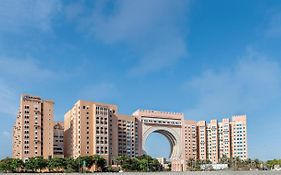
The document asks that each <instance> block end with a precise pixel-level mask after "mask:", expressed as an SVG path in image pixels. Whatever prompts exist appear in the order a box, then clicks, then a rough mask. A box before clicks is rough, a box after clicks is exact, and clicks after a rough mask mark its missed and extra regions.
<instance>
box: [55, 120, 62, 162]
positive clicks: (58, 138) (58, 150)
mask: <svg viewBox="0 0 281 175" xmlns="http://www.w3.org/2000/svg"><path fill="white" fill-rule="evenodd" d="M63 135H64V127H63V122H56V123H55V124H54V141H53V143H54V146H53V149H54V155H53V156H54V157H60V158H63V157H64V142H63V140H64V139H63Z"/></svg>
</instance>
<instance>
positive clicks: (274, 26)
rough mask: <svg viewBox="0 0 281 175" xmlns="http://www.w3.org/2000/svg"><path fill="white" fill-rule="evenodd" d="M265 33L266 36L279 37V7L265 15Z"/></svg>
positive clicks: (280, 33)
mask: <svg viewBox="0 0 281 175" xmlns="http://www.w3.org/2000/svg"><path fill="white" fill-rule="evenodd" d="M265 34H266V36H268V37H281V12H280V8H279V9H277V10H273V11H272V12H271V13H270V14H269V15H267V26H266V30H265Z"/></svg>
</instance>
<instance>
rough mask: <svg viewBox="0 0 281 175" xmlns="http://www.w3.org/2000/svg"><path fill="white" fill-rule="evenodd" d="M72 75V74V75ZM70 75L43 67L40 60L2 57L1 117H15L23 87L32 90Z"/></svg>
mask: <svg viewBox="0 0 281 175" xmlns="http://www.w3.org/2000/svg"><path fill="white" fill-rule="evenodd" d="M71 75H72V74H71ZM68 76H70V74H68V73H66V72H63V71H61V70H59V71H57V70H51V69H47V68H46V67H43V65H42V63H41V62H40V61H39V60H35V59H28V58H27V59H26V58H22V59H18V58H17V59H16V58H10V57H4V56H0V106H1V108H0V114H1V116H0V117H7V116H13V117H14V116H15V115H16V113H17V108H18V100H19V95H20V94H22V93H28V92H23V86H27V87H29V88H31V89H32V87H34V85H35V84H40V83H42V82H51V81H58V80H59V81H61V80H63V79H65V78H66V77H68Z"/></svg>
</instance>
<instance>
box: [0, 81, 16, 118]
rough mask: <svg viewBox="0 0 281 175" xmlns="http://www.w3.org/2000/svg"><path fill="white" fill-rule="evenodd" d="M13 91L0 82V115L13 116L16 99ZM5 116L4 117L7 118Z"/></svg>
mask: <svg viewBox="0 0 281 175" xmlns="http://www.w3.org/2000/svg"><path fill="white" fill-rule="evenodd" d="M16 95H17V93H15V90H14V89H13V88H12V87H9V86H8V85H7V84H6V83H5V82H4V81H1V80H0V106H1V108H0V113H1V114H3V115H7V116H15V115H16V111H17V101H16V100H17V99H18V97H17V96H16ZM7 116H6V117H7Z"/></svg>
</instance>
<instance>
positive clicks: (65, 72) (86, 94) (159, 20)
mask: <svg viewBox="0 0 281 175" xmlns="http://www.w3.org/2000/svg"><path fill="white" fill-rule="evenodd" d="M280 51H281V2H280V1H276V0H267V1H264V0H248V1H244V0H236V1H223V0H217V1H203V0H154V1H150V0H142V1H138V0H135V1H131V0H117V1H110V0H96V1H86V0H85V1H82V0H81V1H60V0H48V1H41V0H22V1H17V0H2V1H1V2H0V106H1V108H0V122H1V127H0V158H3V157H5V156H10V155H11V134H12V133H11V132H12V124H13V122H14V121H15V118H16V113H17V108H18V105H19V96H20V94H21V93H30V94H34V95H39V96H42V97H43V98H47V99H53V100H54V101H55V118H56V120H62V119H63V115H64V113H65V112H66V111H67V110H68V109H69V108H70V107H71V106H72V105H73V104H74V103H75V101H76V100H78V99H84V100H91V101H102V102H108V103H115V104H118V106H119V111H120V112H121V113H125V114H131V113H132V112H133V111H134V110H136V109H138V108H144V109H156V110H166V111H177V112H184V114H185V118H186V119H194V120H210V119H212V118H218V119H222V118H223V117H230V116H231V115H234V114H247V115H248V122H249V127H248V130H249V134H248V137H249V152H250V157H251V158H260V159H264V160H265V159H272V158H280V156H281V150H280V147H281V141H280V135H281V130H280V122H281V118H280V116H281V93H280V92H281V52H280ZM160 141H163V142H165V145H167V146H168V144H167V143H168V142H167V140H165V139H164V138H163V137H159V136H157V134H154V135H153V136H151V138H150V141H149V143H148V147H147V149H148V152H149V153H150V154H152V155H153V156H161V155H165V156H166V155H168V153H167V152H168V150H169V147H163V146H162V144H159V142H160ZM160 147H161V149H159V148H160Z"/></svg>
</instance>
